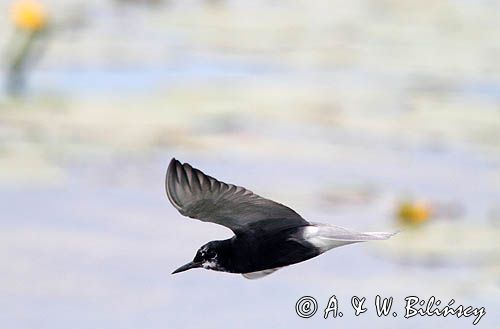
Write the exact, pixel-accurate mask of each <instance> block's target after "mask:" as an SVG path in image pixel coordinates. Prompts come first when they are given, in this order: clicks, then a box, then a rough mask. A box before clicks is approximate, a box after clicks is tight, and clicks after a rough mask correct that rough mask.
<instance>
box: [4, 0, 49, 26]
mask: <svg viewBox="0 0 500 329" xmlns="http://www.w3.org/2000/svg"><path fill="white" fill-rule="evenodd" d="M11 14H12V21H13V22H14V24H15V25H16V26H17V27H18V28H20V29H23V30H27V31H30V32H36V31H40V30H42V29H43V28H44V27H45V26H46V25H47V13H46V11H45V8H44V7H43V6H42V4H41V3H40V2H38V1H36V0H19V1H15V2H14V3H13V4H12V8H11Z"/></svg>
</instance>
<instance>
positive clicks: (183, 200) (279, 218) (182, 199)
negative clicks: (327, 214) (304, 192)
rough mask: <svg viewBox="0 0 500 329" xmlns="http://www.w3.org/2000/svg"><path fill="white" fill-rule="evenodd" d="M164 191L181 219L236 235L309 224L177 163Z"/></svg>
mask: <svg viewBox="0 0 500 329" xmlns="http://www.w3.org/2000/svg"><path fill="white" fill-rule="evenodd" d="M165 187H166V191H167V196H168V199H169V200H170V202H171V203H172V205H173V206H174V207H175V208H176V209H177V210H178V211H179V212H180V213H181V214H182V215H184V216H188V217H191V218H196V219H199V220H201V221H204V222H212V223H216V224H220V225H223V226H226V227H228V228H230V229H231V230H232V231H233V232H235V233H236V234H242V233H248V232H255V231H262V230H263V231H266V230H274V229H285V228H291V227H296V226H302V225H307V224H308V222H307V221H306V220H304V219H303V218H302V217H301V216H300V215H299V214H297V213H296V212H295V211H293V210H292V209H290V208H288V207H286V206H284V205H282V204H279V203H277V202H274V201H271V200H268V199H265V198H262V197H260V196H258V195H257V194H254V193H253V192H251V191H249V190H247V189H245V188H243V187H241V186H235V185H232V184H227V183H224V182H220V181H218V180H217V179H215V178H213V177H210V176H207V175H205V174H204V173H203V172H201V171H200V170H198V169H195V168H193V167H191V166H190V165H189V164H188V163H184V164H181V163H180V162H179V161H177V160H176V159H172V161H170V164H169V166H168V170H167V177H166V182H165Z"/></svg>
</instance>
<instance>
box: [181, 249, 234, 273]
mask: <svg viewBox="0 0 500 329" xmlns="http://www.w3.org/2000/svg"><path fill="white" fill-rule="evenodd" d="M226 251H227V243H226V241H211V242H209V243H207V244H205V245H203V246H202V247H201V248H200V249H198V251H197V252H196V256H194V259H193V261H192V262H189V263H187V264H186V265H183V266H181V267H179V268H178V269H176V270H175V271H173V272H172V274H175V273H179V272H184V271H187V270H190V269H192V268H198V267H202V268H205V269H207V270H214V271H224V270H225V268H224V266H223V264H224V263H225V262H224V258H225V257H226V254H227V253H226Z"/></svg>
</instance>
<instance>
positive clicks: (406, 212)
mask: <svg viewBox="0 0 500 329" xmlns="http://www.w3.org/2000/svg"><path fill="white" fill-rule="evenodd" d="M431 214H432V208H431V206H430V205H429V204H428V203H426V202H422V201H416V202H403V203H401V204H400V205H399V206H398V211H397V217H398V219H399V221H400V222H401V223H403V224H410V225H419V224H422V223H424V222H426V221H428V220H429V218H430V216H431Z"/></svg>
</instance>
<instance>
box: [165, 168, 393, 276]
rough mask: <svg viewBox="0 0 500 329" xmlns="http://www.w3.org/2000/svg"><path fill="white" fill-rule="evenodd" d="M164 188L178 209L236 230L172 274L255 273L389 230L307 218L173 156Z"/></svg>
mask: <svg viewBox="0 0 500 329" xmlns="http://www.w3.org/2000/svg"><path fill="white" fill-rule="evenodd" d="M166 190H167V195H168V198H169V200H170V202H171V203H172V205H174V207H175V208H177V210H179V212H180V213H181V214H183V215H185V216H188V217H192V218H196V219H200V220H202V221H209V222H214V223H217V224H221V225H224V226H226V227H228V228H230V229H231V230H233V232H234V233H235V235H234V236H233V237H232V238H231V239H227V240H222V241H211V242H209V243H207V244H205V245H204V246H202V247H201V248H200V249H199V250H198V252H197V253H196V256H195V258H194V260H193V261H192V262H190V263H188V264H186V265H184V266H182V267H180V268H179V269H177V270H176V271H174V273H177V272H181V271H185V270H188V269H190V268H195V267H202V268H206V269H211V270H216V271H222V272H230V273H241V274H243V276H245V277H246V278H249V279H254V278H260V277H262V276H265V275H268V274H271V273H273V272H274V271H276V270H277V269H279V268H281V267H284V266H288V265H291V264H296V263H299V262H302V261H305V260H308V259H310V258H313V257H316V256H318V255H320V254H322V253H324V252H326V251H328V250H330V249H332V248H335V247H339V246H342V245H346V244H351V243H356V242H362V241H369V240H384V239H388V238H389V237H390V236H391V235H393V234H392V233H385V232H369V233H360V232H354V231H350V230H347V229H344V228H341V227H338V226H333V225H327V224H316V223H310V222H308V221H306V220H305V219H303V218H302V217H301V216H300V215H298V214H297V213H296V212H295V211H293V210H292V209H290V208H288V207H286V206H284V205H282V204H279V203H276V202H274V201H271V200H268V199H265V198H262V197H260V196H258V195H256V194H254V193H252V192H251V191H248V190H247V189H245V188H243V187H239V186H235V185H230V184H226V183H223V182H220V181H218V180H216V179H215V178H213V177H210V176H207V175H205V174H203V173H202V172H201V171H199V170H197V169H194V168H192V167H191V166H190V165H189V164H187V163H185V164H183V165H182V164H181V163H180V162H178V161H177V160H175V159H172V161H171V162H170V165H169V167H168V171H167V179H166Z"/></svg>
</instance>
